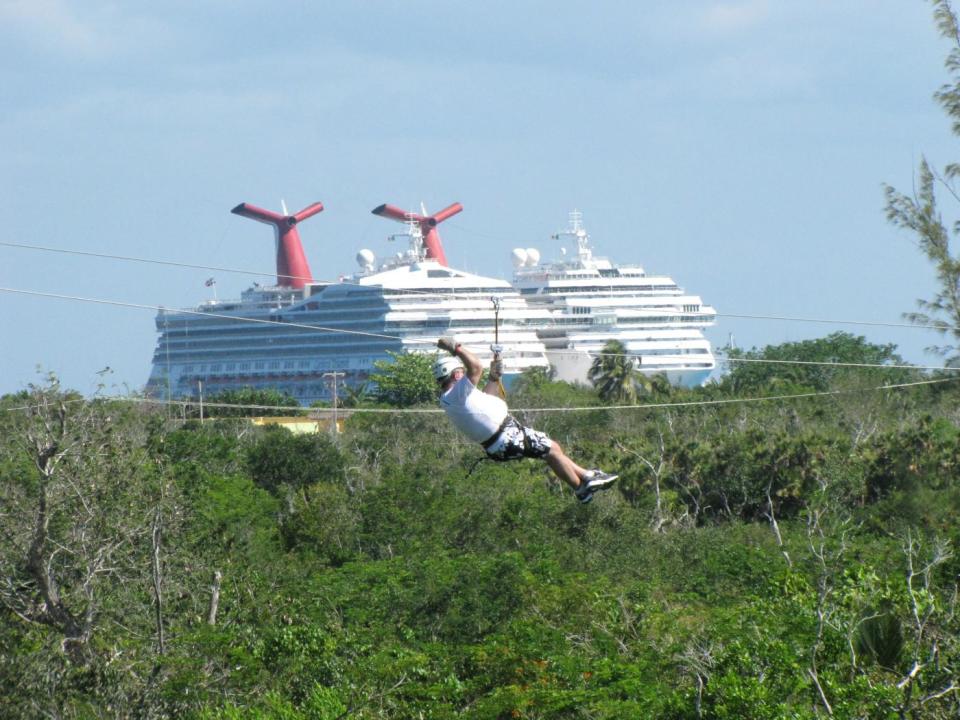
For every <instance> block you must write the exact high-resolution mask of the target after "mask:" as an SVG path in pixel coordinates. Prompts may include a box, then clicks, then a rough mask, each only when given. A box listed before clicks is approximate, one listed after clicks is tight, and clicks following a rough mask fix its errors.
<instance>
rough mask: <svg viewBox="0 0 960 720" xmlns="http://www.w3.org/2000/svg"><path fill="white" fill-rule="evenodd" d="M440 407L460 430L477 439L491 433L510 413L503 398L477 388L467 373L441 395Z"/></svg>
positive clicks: (488, 435)
mask: <svg viewBox="0 0 960 720" xmlns="http://www.w3.org/2000/svg"><path fill="white" fill-rule="evenodd" d="M440 407H442V408H443V410H444V412H446V413H447V417H449V418H450V421H451V422H452V423H453V424H454V425H455V426H456V427H457V429H458V430H459V431H460V432H462V433H463V434H464V435H466V436H467V437H468V438H470V439H471V440H475V441H476V442H483V441H484V440H486V439H488V438H490V437H492V436H493V434H494V433H495V432H497V430H499V429H500V425H501V424H502V423H503V421H504V420H505V419H506V417H507V414H508V413H509V410H507V404H506V403H505V402H504V401H503V400H501V399H500V398H498V397H497V396H496V395H488V394H487V393H485V392H482V391H480V390H478V389H477V387H476V386H475V385H474V384H473V383H472V382H470V379H469V378H468V377H467V376H466V375H464V376H463V377H462V378H460V380H458V381H457V382H455V383H454V384H453V386H452V387H451V388H450V389H449V390H447V391H446V392H445V393H444V394H443V395H441V396H440Z"/></svg>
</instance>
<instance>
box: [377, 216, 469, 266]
mask: <svg viewBox="0 0 960 720" xmlns="http://www.w3.org/2000/svg"><path fill="white" fill-rule="evenodd" d="M461 210H463V205H461V204H460V203H453V205H450V206H448V207H446V208H444V209H443V210H441V211H440V212H438V213H434V214H433V215H427V212H426V210H424V211H423V214H422V215H421V214H419V213H414V212H405V211H403V210H401V209H400V208H398V207H395V206H393V205H387V204H383V205H378V206H377V207H375V208H374V209H373V210H371V212H372V213H373V214H374V215H379V216H380V217H385V218H389V219H391V220H396V221H397V222H402V223H407V224H408V225H409V226H410V227H411V230H412V228H413V226H414V225H416V226H417V234H418V235H419V237H420V244H421V245H422V247H423V251H424V252H425V256H426V258H427V259H428V260H436V261H437V262H438V263H440V264H441V265H447V256H446V255H445V254H444V252H443V243H442V242H441V241H440V233H439V232H437V225H439V224H440V223H442V222H443V221H444V220H446V219H447V218H449V217H452V216H453V215H456V214H457V213H458V212H460V211H461ZM413 237H414V236H413V234H412V233H411V244H412V243H413Z"/></svg>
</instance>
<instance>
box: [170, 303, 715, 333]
mask: <svg viewBox="0 0 960 720" xmlns="http://www.w3.org/2000/svg"><path fill="white" fill-rule="evenodd" d="M669 307H672V306H670V305H657V306H651V307H650V309H654V308H669ZM571 311H572V314H573V315H578V316H580V315H590V313H591V308H590V307H588V306H585V305H576V306H573V307H572V308H571ZM699 311H700V306H699V305H684V306H683V309H682V312H685V313H697V312H699ZM601 318H602V319H601ZM341 319H342V318H341ZM640 320H642V321H643V322H688V323H701V322H712V320H713V318H712V316H710V315H690V316H688V317H677V316H675V315H674V316H660V317H645V318H640ZM611 321H612V320H610V319H607V318H605V317H603V316H599V318H598V319H595V320H594V322H599V323H600V324H607V323H609V322H611ZM548 322H550V324H553V325H557V324H564V323H570V322H579V321H571V320H568V319H564V318H557V319H552V320H549V321H548ZM543 323H544V319H542V318H510V319H505V320H504V321H503V323H502V324H501V327H510V326H523V327H529V326H535V327H539V326H542V325H543ZM453 324H454V325H455V326H456V327H458V328H459V327H464V328H466V327H488V326H489V325H490V324H491V322H490V320H489V319H487V318H478V319H476V320H456V321H454V323H453ZM387 326H388V328H398V329H399V328H440V329H447V328H449V327H451V320H450V318H449V317H443V318H430V319H427V320H407V321H404V320H399V321H390V322H388V323H387ZM351 329H352V328H351ZM259 330H260V332H255V333H252V332H251V329H250V328H249V327H247V326H243V327H239V326H232V327H218V328H214V327H211V328H209V329H203V330H199V329H197V328H193V329H192V330H191V329H189V328H183V329H181V328H165V331H166V332H165V335H166V336H167V337H169V338H171V340H172V339H173V338H177V337H181V338H189V337H191V336H192V337H204V336H205V335H208V334H214V335H217V336H223V335H226V334H232V335H244V336H249V335H252V334H256V335H259V334H262V333H263V332H264V329H263V328H259ZM292 330H301V328H292ZM302 330H303V331H304V332H310V330H309V329H308V328H302ZM268 332H270V333H272V334H273V333H276V330H274V329H273V328H271V329H270V330H269V331H268ZM321 332H324V331H321ZM330 334H338V333H336V331H333V332H332V333H330ZM297 335H298V336H299V335H301V333H297Z"/></svg>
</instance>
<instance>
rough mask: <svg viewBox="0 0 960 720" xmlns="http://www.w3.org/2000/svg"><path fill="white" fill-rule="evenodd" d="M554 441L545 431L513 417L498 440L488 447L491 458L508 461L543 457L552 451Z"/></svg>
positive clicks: (488, 454)
mask: <svg viewBox="0 0 960 720" xmlns="http://www.w3.org/2000/svg"><path fill="white" fill-rule="evenodd" d="M551 447H553V442H552V441H551V440H550V438H549V437H547V435H546V434H545V433H542V432H540V431H539V430H534V429H533V428H528V427H523V425H521V424H520V423H518V422H517V421H516V420H514V419H513V418H509V421H508V422H507V425H506V426H505V427H504V428H503V430H502V431H501V432H500V437H498V438H497V441H496V442H495V443H493V445H491V446H490V447H488V448H487V457H489V458H490V459H491V460H498V461H500V462H506V461H507V460H520V459H521V458H542V457H544V456H545V455H546V454H547V453H549V452H550V448H551Z"/></svg>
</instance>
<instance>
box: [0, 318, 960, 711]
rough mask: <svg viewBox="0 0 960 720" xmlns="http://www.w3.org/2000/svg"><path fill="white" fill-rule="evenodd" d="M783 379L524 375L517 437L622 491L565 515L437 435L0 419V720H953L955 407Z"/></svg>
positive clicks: (441, 421) (841, 347)
mask: <svg viewBox="0 0 960 720" xmlns="http://www.w3.org/2000/svg"><path fill="white" fill-rule="evenodd" d="M805 347H807V346H805V345H804V346H803V347H802V348H792V347H791V348H790V349H791V350H797V351H800V350H802V349H803V348H805ZM811 347H814V348H819V349H821V350H832V353H833V354H832V355H831V357H835V358H836V359H845V358H846V359H849V358H851V357H853V356H851V355H850V354H848V353H847V351H849V350H851V348H853V349H858V352H861V353H863V354H865V355H863V357H867V356H869V357H871V358H872V359H874V360H878V361H879V362H885V361H889V362H894V361H895V360H896V358H895V354H894V353H893V348H889V347H886V346H872V345H869V344H867V343H865V342H864V341H863V340H862V338H856V337H851V336H846V335H835V336H830V337H828V338H824V339H822V340H819V341H812V342H811ZM784 352H785V349H784V348H782V347H779V348H765V349H763V350H759V351H751V353H749V355H751V356H755V357H756V358H757V359H761V358H763V357H768V358H775V357H778V356H781V355H782V354H783V353H784ZM897 364H898V363H897ZM759 367H765V368H766V370H765V371H764V372H763V373H759V372H758V370H757V368H759ZM799 367H800V368H804V367H806V366H799ZM811 367H812V366H811ZM771 368H772V370H771ZM828 369H829V368H828ZM806 373H807V370H806V369H803V370H802V371H801V370H798V366H793V365H786V364H771V365H769V366H761V365H760V364H759V363H743V364H740V365H736V366H734V368H733V370H732V371H731V372H730V374H729V375H728V376H727V377H726V378H725V379H724V380H723V381H722V382H721V383H718V384H713V385H710V386H708V387H705V388H702V389H697V390H679V389H673V390H661V395H658V396H657V399H656V402H658V403H660V406H659V407H654V408H639V409H638V408H633V409H628V408H626V407H618V406H616V405H605V404H603V403H601V402H600V400H599V398H598V395H597V392H596V391H595V390H593V389H590V388H585V387H575V386H571V385H567V384H565V383H559V382H553V381H551V380H550V379H549V377H547V376H546V375H545V374H543V373H536V372H534V373H531V374H530V375H529V376H527V377H525V378H523V379H522V381H521V382H519V383H518V385H517V386H516V388H515V391H514V393H513V394H512V396H511V401H512V404H513V406H514V407H516V408H523V410H522V412H521V414H522V415H523V417H524V419H525V420H526V421H528V422H532V423H533V424H535V425H536V426H537V427H539V428H542V429H544V430H547V431H548V432H550V433H551V434H552V435H553V436H554V437H556V438H557V439H558V440H559V441H560V442H561V443H562V444H563V445H564V447H565V448H566V449H567V450H568V451H569V452H570V454H571V455H572V456H573V457H575V458H577V459H578V460H579V461H581V462H582V463H584V464H590V465H599V466H602V467H610V468H617V469H618V470H619V471H620V473H621V479H620V481H619V482H618V484H617V486H616V488H615V489H614V490H612V491H610V492H608V493H605V494H603V495H600V496H598V497H597V498H596V499H595V501H594V502H593V503H592V504H591V505H588V506H581V505H579V504H578V503H576V502H574V500H573V498H572V496H571V494H570V492H569V490H567V489H566V488H565V487H564V486H563V485H562V483H560V482H558V481H557V480H556V478H554V477H553V476H551V475H550V474H549V472H548V471H547V470H546V468H545V467H544V466H543V465H542V464H541V463H538V462H535V461H523V462H518V463H510V464H495V463H489V462H482V463H479V464H477V463H476V461H477V460H479V459H480V458H481V457H482V454H481V451H480V449H479V448H478V447H477V446H475V445H472V444H470V443H467V442H465V441H464V440H462V439H461V438H460V437H459V436H458V435H457V434H456V433H455V431H454V430H453V429H452V428H451V427H450V426H449V424H448V422H447V421H446V419H445V418H444V417H443V416H442V414H435V413H429V412H426V413H425V412H415V413H394V414H391V413H389V412H384V411H383V409H382V408H377V409H376V411H373V412H362V411H358V410H355V411H353V413H352V414H351V415H350V416H349V417H348V420H347V422H346V426H345V429H344V432H343V433H342V434H341V436H340V437H339V438H337V439H336V440H335V441H334V440H331V439H330V438H329V437H328V436H327V435H325V434H323V435H292V434H290V433H289V432H288V431H286V430H283V429H278V428H270V427H267V428H258V427H254V426H252V425H251V424H249V423H248V422H247V421H244V420H242V419H239V418H223V419H219V420H213V421H210V420H208V421H207V422H205V423H203V424H201V423H199V422H198V421H195V420H186V421H184V420H183V419H182V418H169V417H167V416H166V413H165V412H164V411H163V410H162V409H161V410H157V409H156V408H155V407H154V406H149V405H140V404H138V403H137V402H130V401H127V402H120V401H111V402H108V401H102V400H83V399H82V398H79V397H77V396H74V395H71V394H69V393H65V392H63V391H62V390H61V389H60V388H59V387H58V386H57V385H56V383H55V382H53V383H44V384H42V385H40V386H37V387H34V388H32V389H31V390H30V391H29V392H25V393H21V394H19V395H17V396H8V397H5V398H2V399H0V424H2V426H3V427H2V431H3V432H2V433H0V528H2V531H0V601H2V604H0V686H2V687H3V688H4V691H3V693H0V716H3V717H26V718H34V717H37V718H40V717H59V718H100V717H104V718H106V717H143V718H160V717H194V718H208V719H211V720H212V719H214V718H240V717H244V718H246V717H255V718H256V717H259V718H329V719H331V720H332V719H333V718H345V717H357V718H375V717H395V718H419V717H423V718H455V717H456V718H501V717H502V718H514V717H517V718H611V719H612V718H627V717H660V718H785V717H791V718H805V717H818V716H822V717H826V716H828V715H832V716H833V717H838V718H861V717H871V718H898V717H923V718H948V717H951V718H952V717H956V716H957V713H958V712H960V698H958V694H957V692H958V691H957V686H958V685H960V672H958V669H957V668H960V618H958V616H957V613H956V610H957V607H956V602H957V577H958V572H960V561H958V559H957V558H956V556H955V554H954V550H953V549H954V548H955V546H956V543H957V541H958V534H960V530H958V527H957V524H956V522H955V517H956V515H957V512H958V510H960V484H958V479H957V478H958V466H960V410H958V407H960V403H958V400H960V381H957V380H953V379H952V376H945V377H943V378H931V377H929V376H921V375H920V374H919V373H917V372H916V371H910V370H903V369H877V368H861V369H856V368H852V367H845V368H843V369H842V370H841V369H840V368H835V369H834V371H833V372H829V373H827V372H824V371H823V368H822V367H821V369H820V371H818V372H817V373H815V374H813V375H811V376H807V375H806ZM888 374H889V377H896V379H897V381H898V382H897V383H890V382H887V381H886V378H887V377H888ZM865 378H866V379H865ZM927 380H941V382H937V383H934V384H922V385H908V384H907V383H910V382H916V381H927ZM889 384H898V385H904V387H899V388H896V389H880V390H878V389H877V388H879V387H881V386H884V385H889ZM785 388H789V389H790V391H791V392H792V391H796V392H797V394H804V395H807V396H805V397H802V398H794V399H780V400H757V401H755V402H749V403H729V402H726V401H728V400H731V399H738V398H743V397H747V396H751V397H757V398H759V397H762V396H773V395H777V396H780V395H785V394H788V393H786V392H785V391H784V390H785ZM810 392H825V393H830V394H820V395H815V396H809V393H810ZM663 393H666V395H665V396H664V395H663ZM647 399H649V398H647ZM690 403H693V404H690ZM538 407H542V408H552V409H551V410H543V411H540V410H537V409H536V408H538ZM563 407H567V408H570V411H568V412H562V411H557V410H556V408H563Z"/></svg>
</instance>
